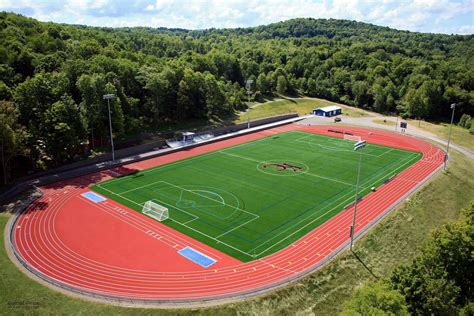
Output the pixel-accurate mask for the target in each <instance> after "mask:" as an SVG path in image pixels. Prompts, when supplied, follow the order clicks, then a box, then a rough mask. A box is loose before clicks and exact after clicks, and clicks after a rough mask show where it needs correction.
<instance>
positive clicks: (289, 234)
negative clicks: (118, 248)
mask: <svg viewBox="0 0 474 316" xmlns="http://www.w3.org/2000/svg"><path fill="white" fill-rule="evenodd" d="M353 144H354V142H353V141H350V140H344V139H339V138H335V137H327V136H322V135H318V134H312V133H306V132H298V131H293V132H287V133H282V134H277V135H274V136H269V137H265V138H262V139H258V140H254V141H251V142H247V143H244V144H240V145H237V146H233V147H229V148H225V149H222V150H218V151H214V152H210V153H207V154H203V155H200V156H196V157H191V158H188V159H185V160H181V161H177V162H173V163H170V164H167V165H163V166H158V167H155V168H152V169H148V170H144V171H142V172H138V173H136V174H133V175H130V176H125V177H121V178H117V179H112V180H109V181H106V182H103V183H100V184H98V185H95V186H93V187H92V189H93V190H95V191H96V192H98V193H101V194H103V195H104V196H106V197H109V198H111V199H113V200H115V201H117V202H119V203H122V204H124V205H126V206H128V207H130V208H132V209H134V210H136V211H138V212H141V211H142V209H143V205H144V203H145V202H146V201H154V202H156V203H158V204H160V205H163V206H166V207H167V208H169V214H170V218H169V219H167V220H165V221H163V223H164V224H166V225H168V226H170V227H172V228H174V229H176V230H178V231H181V232H183V233H185V234H187V235H188V236H191V237H193V238H195V239H197V240H200V241H202V242H204V243H206V244H208V245H210V246H211V247H214V248H216V249H219V250H221V251H223V252H225V253H227V254H229V255H231V256H233V257H235V258H237V259H239V260H242V261H244V262H248V261H251V260H254V259H258V258H261V257H264V256H266V255H269V254H271V253H274V252H276V251H278V250H280V249H283V248H285V247H287V246H288V245H289V244H291V243H292V242H294V241H296V240H297V239H299V238H300V237H301V236H303V235H305V234H307V233H308V232H309V231H311V230H313V229H314V228H316V227H317V226H319V225H321V224H322V223H324V222H325V221H327V220H328V219H330V218H331V217H333V216H334V215H335V214H337V213H338V212H340V211H341V210H343V209H344V208H345V207H346V206H347V205H349V204H351V203H353V202H354V194H355V179H356V173H357V166H358V161H359V153H358V152H355V151H354V150H353ZM361 155H362V161H363V167H362V171H361V178H360V186H361V188H360V192H361V195H360V196H363V195H365V194H367V193H369V192H370V188H371V187H374V186H375V187H377V186H379V185H381V184H383V183H384V181H386V180H388V179H389V178H390V177H392V176H393V175H395V174H397V173H399V172H401V171H403V170H404V169H405V168H407V167H409V166H410V165H412V164H413V163H415V162H416V161H417V160H418V159H420V157H421V154H420V153H417V152H410V151H406V150H400V149H395V148H391V147H385V146H379V145H373V144H368V145H367V146H366V148H364V149H363V150H362V151H361Z"/></svg>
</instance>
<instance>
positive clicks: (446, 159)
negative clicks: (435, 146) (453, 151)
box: [444, 103, 456, 170]
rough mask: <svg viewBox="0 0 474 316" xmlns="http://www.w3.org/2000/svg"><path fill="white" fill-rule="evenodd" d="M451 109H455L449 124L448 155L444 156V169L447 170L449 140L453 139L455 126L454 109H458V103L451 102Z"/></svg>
mask: <svg viewBox="0 0 474 316" xmlns="http://www.w3.org/2000/svg"><path fill="white" fill-rule="evenodd" d="M451 109H452V110H453V112H452V114H451V125H449V134H448V144H447V145H446V156H444V170H446V164H447V163H448V151H449V142H450V141H451V129H452V128H453V120H454V110H455V109H456V103H453V104H451Z"/></svg>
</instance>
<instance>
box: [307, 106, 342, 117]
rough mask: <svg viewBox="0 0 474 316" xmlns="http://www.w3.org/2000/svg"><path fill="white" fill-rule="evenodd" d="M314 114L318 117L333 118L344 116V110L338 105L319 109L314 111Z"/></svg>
mask: <svg viewBox="0 0 474 316" xmlns="http://www.w3.org/2000/svg"><path fill="white" fill-rule="evenodd" d="M313 114H314V115H317V116H326V117H331V116H335V115H339V114H342V108H341V107H340V106H337V105H331V106H326V107H323V108H319V109H314V110H313Z"/></svg>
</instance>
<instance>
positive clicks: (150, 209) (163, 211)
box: [142, 201, 169, 222]
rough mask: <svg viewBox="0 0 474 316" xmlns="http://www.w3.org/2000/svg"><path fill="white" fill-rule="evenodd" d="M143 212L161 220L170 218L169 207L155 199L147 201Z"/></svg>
mask: <svg viewBox="0 0 474 316" xmlns="http://www.w3.org/2000/svg"><path fill="white" fill-rule="evenodd" d="M142 213H143V214H145V215H146V216H148V217H151V218H153V219H156V220H157V221H159V222H162V221H164V220H165V219H168V218H169V212H168V208H167V207H164V206H163V205H160V204H158V203H155V202H153V201H146V202H145V204H144V205H143V210H142Z"/></svg>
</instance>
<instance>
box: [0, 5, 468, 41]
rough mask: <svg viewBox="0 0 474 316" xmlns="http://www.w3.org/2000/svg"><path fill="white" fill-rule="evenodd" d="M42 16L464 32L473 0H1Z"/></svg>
mask: <svg viewBox="0 0 474 316" xmlns="http://www.w3.org/2000/svg"><path fill="white" fill-rule="evenodd" d="M2 9H3V10H10V11H15V12H20V13H23V14H25V15H28V16H32V17H35V18H38V19H40V20H45V21H49V20H52V21H58V22H66V23H83V24H90V25H104V26H137V25H143V26H151V27H158V26H166V27H181V28H192V29H196V28H197V29H202V28H210V27H245V26H254V25H262V24H268V23H272V22H278V21H281V20H287V19H291V18H296V17H314V18H336V19H350V20H357V21H362V22H368V23H373V24H376V25H383V26H390V27H393V28H399V29H406V30H411V31H423V32H439V31H440V30H442V32H445V33H463V34H464V33H468V34H472V31H473V25H474V0H319V1H318V0H293V1H288V0H245V1H244V0H227V1H226V0H133V1H126V0H37V1H31V0H0V10H2Z"/></svg>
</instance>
